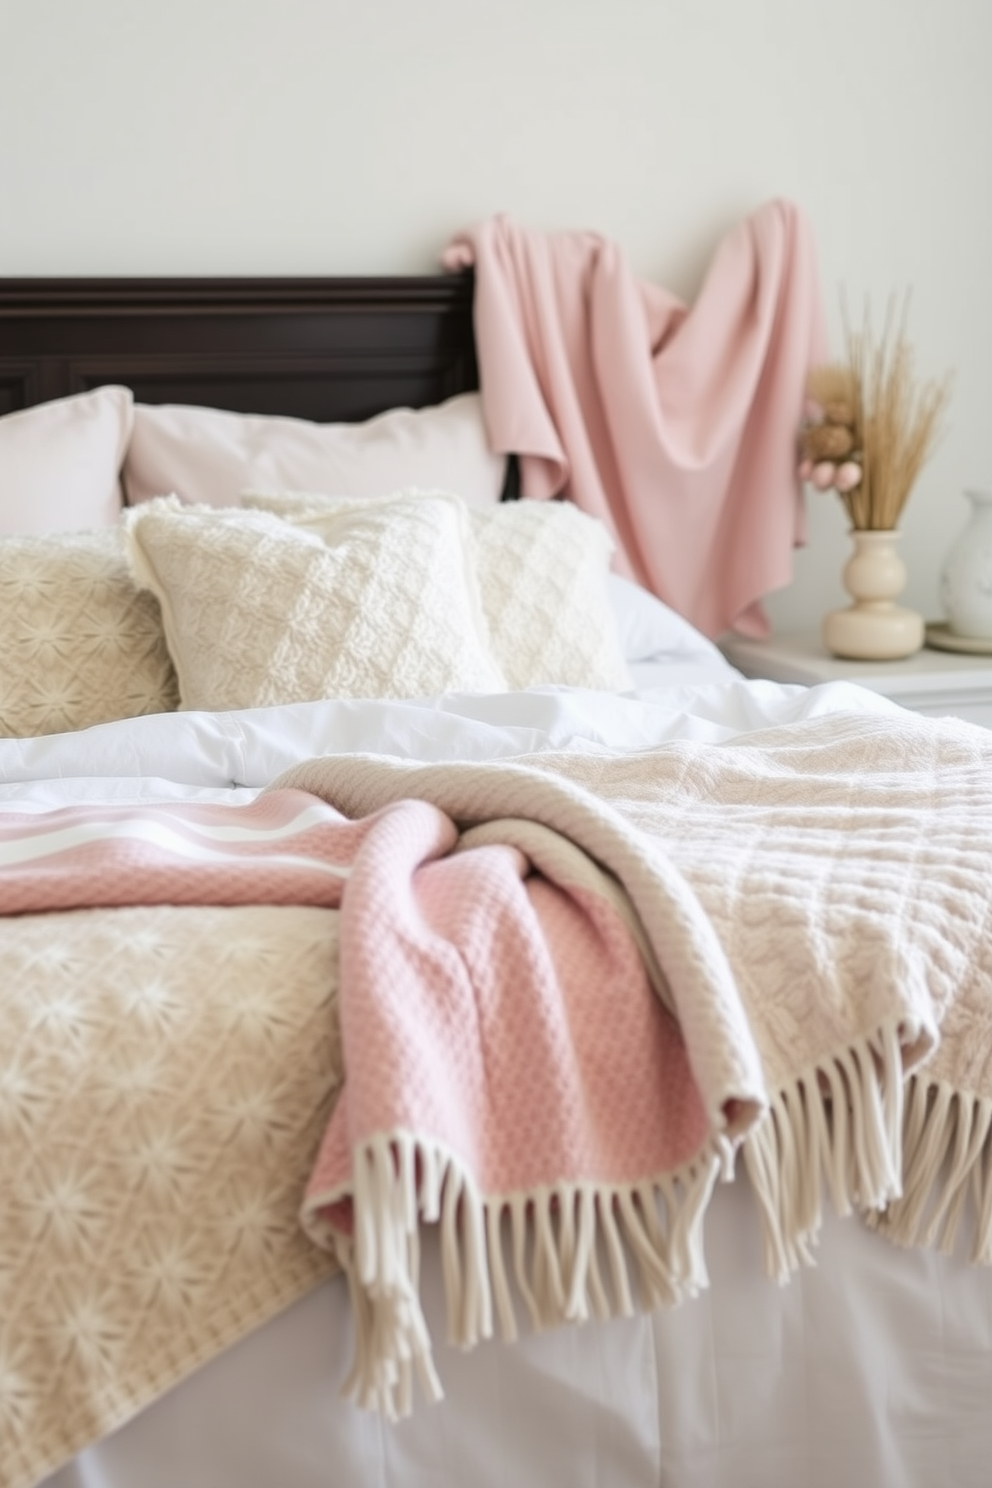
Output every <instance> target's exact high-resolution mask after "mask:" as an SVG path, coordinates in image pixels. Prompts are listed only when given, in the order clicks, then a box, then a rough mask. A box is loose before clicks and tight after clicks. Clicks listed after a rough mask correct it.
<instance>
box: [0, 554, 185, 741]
mask: <svg viewBox="0 0 992 1488" xmlns="http://www.w3.org/2000/svg"><path fill="white" fill-rule="evenodd" d="M178 700H179V694H178V688H177V685H176V676H175V672H174V671H173V669H172V663H171V661H170V660H169V652H168V650H167V648H166V644H165V636H164V634H163V632H162V619H161V615H160V614H159V608H158V604H157V603H156V601H155V599H154V597H153V596H152V595H151V594H143V593H141V592H140V591H139V590H138V588H137V587H136V585H135V583H134V581H133V579H132V578H131V574H130V571H129V569H128V564H127V560H126V558H125V556H124V543H123V535H122V533H121V531H120V530H119V529H117V528H108V529H106V530H102V531H93V532H71V533H56V534H52V535H49V536H44V537H5V538H0V736H3V737H4V738H33V737H35V736H37V735H40V734H55V733H64V732H67V731H69V730H71V729H80V728H88V727H89V726H90V725H91V724H95V723H108V722H110V721H111V720H113V719H116V718H133V717H135V716H136V715H137V714H139V713H165V712H171V711H173V710H174V709H175V708H176V706H177V703H178Z"/></svg>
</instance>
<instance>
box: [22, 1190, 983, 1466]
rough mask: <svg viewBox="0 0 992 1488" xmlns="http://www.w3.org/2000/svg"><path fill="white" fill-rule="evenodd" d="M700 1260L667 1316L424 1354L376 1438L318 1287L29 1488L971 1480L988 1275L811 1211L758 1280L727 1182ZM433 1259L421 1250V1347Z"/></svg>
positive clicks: (344, 1305)
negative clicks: (785, 1256)
mask: <svg viewBox="0 0 992 1488" xmlns="http://www.w3.org/2000/svg"><path fill="white" fill-rule="evenodd" d="M707 1257H708V1262H709V1266H710V1273H711V1283H712V1284H711V1287H710V1290H709V1291H708V1292H707V1293H705V1294H704V1295H703V1296H702V1297H700V1298H699V1299H697V1300H696V1301H694V1302H690V1303H688V1304H686V1305H685V1306H684V1307H682V1308H681V1309H680V1310H678V1311H677V1312H668V1313H658V1314H655V1315H653V1316H651V1317H637V1318H634V1319H624V1320H620V1321H615V1322H611V1323H607V1324H603V1325H598V1326H587V1327H584V1328H571V1329H566V1330H562V1331H559V1332H554V1333H549V1334H545V1335H543V1336H540V1337H535V1336H533V1335H530V1336H524V1337H523V1338H522V1339H521V1340H520V1341H519V1342H518V1343H515V1344H514V1345H512V1347H508V1346H506V1345H503V1344H502V1343H498V1342H496V1343H491V1344H486V1345H483V1346H482V1347H480V1348H478V1349H476V1350H475V1351H473V1352H472V1353H470V1354H465V1355H462V1354H459V1353H457V1352H456V1351H454V1350H452V1349H449V1348H446V1347H444V1346H443V1345H442V1346H439V1347H438V1348H437V1349H436V1358H437V1362H438V1367H439V1370H440V1372H441V1376H442V1379H443V1381H444V1385H445V1389H446V1392H447V1396H446V1399H445V1400H444V1401H443V1402H442V1403H441V1404H440V1405H437V1406H432V1407H424V1408H422V1409H418V1410H417V1411H415V1412H414V1415H413V1416H412V1417H411V1418H410V1420H408V1421H405V1422H403V1423H402V1425H400V1426H398V1427H390V1426H388V1425H385V1424H384V1423H383V1422H382V1421H381V1420H379V1418H378V1417H373V1416H370V1415H368V1414H365V1413H363V1412H361V1411H358V1410H357V1409H356V1408H355V1407H353V1406H351V1405H349V1404H346V1403H345V1402H343V1401H342V1400H341V1399H340V1398H339V1395H338V1391H339V1388H340V1383H341V1381H342V1379H343V1378H344V1374H345V1372H346V1367H347V1362H348V1360H349V1358H350V1350H351V1332H350V1323H349V1313H348V1302H347V1290H346V1287H345V1285H344V1282H343V1280H342V1279H341V1278H337V1279H336V1280H334V1281H330V1282H326V1283H325V1284H324V1285H323V1287H321V1288H320V1290H319V1291H318V1292H316V1293H315V1294H314V1295H313V1296H312V1297H310V1298H306V1299H304V1300H303V1301H302V1302H300V1303H298V1304H297V1305H296V1306H295V1307H293V1308H292V1309H290V1310H289V1311H288V1312H286V1313H284V1314H283V1315H282V1316H281V1317H279V1318H277V1319H275V1320H274V1321H273V1322H272V1323H270V1324H268V1325H267V1326H266V1327H265V1328H263V1329H261V1330H260V1331H259V1332H258V1333H257V1334H255V1335H254V1336H253V1337H251V1338H248V1339H246V1340H244V1341H243V1342H242V1343H240V1344H238V1345H237V1346H236V1347H235V1348H233V1349H230V1350H229V1351H228V1352H227V1353H226V1354H224V1355H222V1356H221V1357H220V1358H218V1359H216V1360H214V1361H213V1362H212V1363H211V1364H208V1365H207V1366H205V1368H203V1369H202V1370H201V1371H200V1372H199V1373H198V1374H196V1375H195V1376H193V1377H192V1378H191V1379H189V1380H187V1381H186V1382H185V1383H184V1384H182V1385H180V1386H178V1387H177V1388H176V1389H175V1390H173V1391H172V1392H171V1394H170V1395H168V1396H166V1397H165V1398H164V1399H162V1400H161V1401H159V1402H158V1403H157V1404H155V1405H154V1406H152V1407H151V1408H150V1409H149V1410H147V1411H145V1412H144V1413H143V1415H141V1416H140V1417H139V1418H138V1419H137V1420H135V1421H133V1422H131V1423H130V1424H129V1425H128V1426H126V1427H124V1428H123V1430H121V1431H119V1432H118V1433H117V1434H116V1435H115V1436H114V1437H112V1438H110V1439H108V1440H107V1441H105V1442H103V1443H101V1444H100V1445H99V1446H97V1447H94V1448H92V1449H90V1450H89V1451H87V1452H84V1453H82V1454H81V1455H80V1456H79V1457H78V1458H77V1459H76V1461H75V1463H74V1464H73V1465H71V1466H69V1467H68V1468H66V1469H64V1470H63V1471H61V1472H59V1473H56V1474H55V1476H54V1477H52V1478H50V1479H49V1480H48V1483H47V1485H46V1488H177V1485H183V1488H186V1485H190V1488H282V1485H283V1484H285V1485H287V1488H328V1485H329V1484H334V1485H335V1488H365V1485H374V1488H839V1485H841V1484H843V1485H844V1488H987V1485H988V1483H989V1481H990V1466H989V1464H990V1461H992V1456H990V1448H992V1425H990V1423H989V1408H988V1403H989V1399H990V1392H992V1274H990V1273H989V1272H988V1271H978V1270H976V1269H974V1268H972V1267H969V1266H967V1265H966V1264H965V1263H964V1262H963V1261H962V1260H961V1259H960V1258H949V1257H944V1256H940V1255H937V1254H934V1253H932V1252H923V1251H901V1250H895V1249H894V1248H893V1247H892V1246H890V1245H889V1244H888V1243H887V1242H886V1241H884V1240H880V1239H879V1238H878V1237H877V1236H875V1235H873V1234H872V1233H870V1232H869V1231H868V1230H867V1229H865V1228H864V1227H863V1226H862V1225H861V1223H860V1222H859V1221H850V1220H840V1219H837V1218H836V1216H834V1215H832V1214H828V1216H827V1221H826V1224H825V1226H824V1233H823V1237H822V1240H821V1244H820V1255H819V1262H820V1263H819V1265H818V1266H817V1268H816V1269H815V1270H810V1271H804V1272H802V1273H800V1274H799V1275H798V1276H797V1277H795V1278H794V1280H793V1281H792V1282H790V1284H789V1285H788V1286H787V1287H783V1288H779V1287H777V1286H775V1285H774V1284H773V1283H771V1282H769V1281H766V1280H765V1279H764V1278H763V1277H762V1275H761V1258H760V1244H759V1238H758V1231H757V1222H756V1219H755V1214H754V1210H753V1201H752V1199H751V1196H750V1194H749V1193H748V1192H747V1189H746V1186H745V1183H744V1182H743V1181H739V1182H737V1183H735V1184H733V1185H732V1186H729V1187H724V1188H720V1189H718V1190H717V1192H716V1194H715V1196H714V1201H713V1207H712V1210H711V1213H710V1216H709V1219H708V1221H707ZM439 1270H440V1268H439V1265H438V1259H437V1252H436V1248H435V1247H434V1246H428V1247H426V1255H425V1268H424V1295H425V1302H426V1312H427V1319H428V1324H429V1326H430V1328H431V1331H432V1333H433V1335H434V1337H435V1338H437V1339H440V1338H441V1337H443V1326H444V1325H443V1306H442V1289H441V1282H440V1277H439Z"/></svg>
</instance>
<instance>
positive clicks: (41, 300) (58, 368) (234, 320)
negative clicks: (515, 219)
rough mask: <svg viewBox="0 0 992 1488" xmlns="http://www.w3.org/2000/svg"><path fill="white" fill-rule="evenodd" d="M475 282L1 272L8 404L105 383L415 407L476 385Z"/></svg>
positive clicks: (203, 394)
mask: <svg viewBox="0 0 992 1488" xmlns="http://www.w3.org/2000/svg"><path fill="white" fill-rule="evenodd" d="M472 282H473V281H472V276H471V274H470V273H463V274H454V275H431V276H424V277H418V278H352V279H240V278H239V279H0V414H4V413H12V412H14V411H16V410H17V409H21V408H28V407H30V406H31V405H32V404H34V403H41V402H44V401H46V400H48V399H50V398H59V397H64V396H66V395H67V394H69V393H78V392H85V391H86V390H88V389H90V388H94V387H98V386H99V385H100V384H102V383H121V384H123V385H125V386H127V387H130V388H132V389H133V391H134V395H135V398H136V399H137V400H138V401H139V402H142V403H193V404H198V405H204V406H207V407H213V408H226V409H232V410H234V411H235V412H239V413H263V414H265V413H267V414H286V415H292V416H295V417H297V418H307V419H316V420H319V421H321V422H332V421H336V420H343V421H352V420H355V419H364V418H368V417H370V416H371V415H373V414H375V413H380V412H382V411H383V410H384V409H387V408H395V407H401V406H405V407H412V408H420V407H423V406H424V405H425V404H430V403H437V402H440V401H441V400H442V399H444V398H448V397H451V396H453V395H454V394H455V393H460V392H467V391H469V390H471V389H473V388H475V387H477V386H478V371H477V367H476V360H475V349H474V344H473V335H472Z"/></svg>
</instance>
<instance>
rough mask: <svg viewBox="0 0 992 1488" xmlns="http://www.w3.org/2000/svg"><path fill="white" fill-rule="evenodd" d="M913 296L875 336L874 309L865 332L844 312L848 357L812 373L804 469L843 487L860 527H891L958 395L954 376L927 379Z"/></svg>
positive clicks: (818, 480) (808, 476)
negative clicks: (915, 332) (910, 322)
mask: <svg viewBox="0 0 992 1488" xmlns="http://www.w3.org/2000/svg"><path fill="white" fill-rule="evenodd" d="M908 309H909V300H908V296H907V298H906V299H905V300H904V301H903V306H902V313H901V315H900V316H899V319H898V322H897V321H896V317H895V313H894V306H893V303H892V301H890V302H889V307H888V313H887V315H886V318H885V325H884V328H883V331H882V336H881V339H880V340H879V341H875V339H874V336H873V333H872V327H871V319H870V314H869V311H868V309H867V308H866V310H865V315H864V320H863V324H862V328H861V330H860V331H857V332H853V331H852V330H851V329H850V325H849V322H848V319H847V314H846V307H845V313H844V331H845V341H846V346H847V360H846V362H843V363H831V364H829V365H826V366H822V367H815V368H814V369H813V371H812V372H811V374H810V377H809V380H808V384H807V393H808V398H809V402H808V405H807V407H808V418H807V422H806V423H805V425H804V427H803V429H802V431H801V434H800V449H799V456H800V464H799V474H800V477H801V478H802V479H803V480H807V481H810V482H811V483H812V484H813V485H814V486H816V487H817V489H818V490H821V491H826V490H831V489H833V490H835V491H836V492H837V494H838V495H839V496H840V499H841V501H842V502H843V503H844V507H845V509H846V511H847V514H848V517H849V519H850V523H851V526H852V528H854V530H855V531H859V532H891V531H893V530H894V529H895V528H896V526H897V525H898V522H899V518H900V516H901V514H902V510H903V507H904V506H905V505H906V502H907V500H908V499H909V493H910V491H911V490H912V489H913V486H914V485H915V483H916V480H917V478H918V476H919V474H920V471H921V470H922V468H923V466H924V465H925V464H926V462H927V460H928V459H929V457H930V455H931V454H932V453H933V450H934V447H935V445H936V443H937V439H938V437H939V435H940V432H941V428H942V423H943V417H944V413H945V411H946V408H947V403H948V400H949V398H950V376H949V375H947V376H945V377H943V378H940V379H934V380H930V381H926V382H923V383H919V382H918V381H917V379H916V376H915V372H914V365H913V363H914V357H913V348H912V346H911V344H910V342H909V340H908V339H907V336H906V320H907V314H908Z"/></svg>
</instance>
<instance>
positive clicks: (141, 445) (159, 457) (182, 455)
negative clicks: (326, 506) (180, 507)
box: [124, 393, 506, 506]
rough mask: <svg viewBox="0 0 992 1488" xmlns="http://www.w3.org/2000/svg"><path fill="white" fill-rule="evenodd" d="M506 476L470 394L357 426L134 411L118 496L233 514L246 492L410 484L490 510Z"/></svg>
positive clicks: (174, 407)
mask: <svg viewBox="0 0 992 1488" xmlns="http://www.w3.org/2000/svg"><path fill="white" fill-rule="evenodd" d="M505 474H506V461H505V459H504V457H503V456H501V455H494V454H493V453H492V451H491V450H490V448H489V445H488V441H487V438H486V430H485V425H484V423H483V420H482V407H481V403H480V400H479V396H478V394H477V393H462V394H460V395H459V396H457V397H455V398H449V399H448V400H447V402H445V403H440V404H438V405H437V406H436V407H431V408H422V409H419V410H414V409H410V408H397V409H391V410H390V411H389V412H387V413H382V414H379V415H378V416H377V417H376V418H372V419H367V420H366V421H365V422H364V423H357V424H317V423H310V422H308V421H307V420H305V419H293V418H273V417H264V416H262V415H258V414H240V413H226V412H221V411H219V410H217V409H212V408H191V407H184V406H182V405H179V404H171V405H169V404H165V405H162V406H160V407H151V406H146V405H144V404H141V403H139V404H138V405H137V406H136V408H135V410H134V433H133V435H132V437H131V445H130V448H129V449H128V452H127V459H126V461H125V464H124V491H125V496H126V499H127V501H128V504H129V505H131V506H135V505H137V504H138V503H139V502H142V501H150V500H151V499H152V498H153V497H155V496H166V495H170V494H173V493H174V494H175V495H177V496H178V497H179V499H180V501H182V502H184V503H186V504H187V505H191V506H237V505H238V504H239V502H240V498H241V492H242V491H245V490H248V489H252V488H254V489H255V490H259V489H268V490H283V491H322V492H326V493H327V494H328V495H331V496H361V497H367V496H385V495H388V494H389V493H391V492H393V491H397V490H403V489H409V488H410V487H412V486H418V487H420V488H421V489H425V490H444V491H453V492H455V493H457V494H458V495H459V496H461V497H462V498H463V499H464V500H465V501H466V502H468V504H469V505H470V506H489V505H495V503H496V502H498V501H499V498H500V493H501V491H502V489H503V480H504V477H505Z"/></svg>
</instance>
